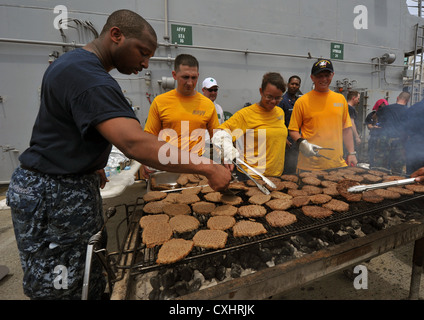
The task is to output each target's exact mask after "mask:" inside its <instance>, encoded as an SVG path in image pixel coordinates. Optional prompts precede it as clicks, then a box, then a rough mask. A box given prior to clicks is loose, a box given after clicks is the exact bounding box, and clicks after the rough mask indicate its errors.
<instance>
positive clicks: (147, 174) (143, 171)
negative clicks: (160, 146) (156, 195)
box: [141, 164, 156, 179]
mask: <svg viewBox="0 0 424 320" xmlns="http://www.w3.org/2000/svg"><path fill="white" fill-rule="evenodd" d="M154 172H156V170H151V169H149V167H148V166H145V165H144V164H143V165H142V166H141V175H142V176H143V178H144V179H149V178H150V175H151V174H152V173H154Z"/></svg>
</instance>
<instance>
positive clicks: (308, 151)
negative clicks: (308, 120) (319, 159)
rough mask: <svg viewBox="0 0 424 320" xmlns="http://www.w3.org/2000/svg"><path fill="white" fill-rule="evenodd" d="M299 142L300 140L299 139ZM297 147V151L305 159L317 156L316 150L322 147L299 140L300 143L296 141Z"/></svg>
mask: <svg viewBox="0 0 424 320" xmlns="http://www.w3.org/2000/svg"><path fill="white" fill-rule="evenodd" d="M299 140H300V139H299ZM296 142H297V144H298V146H299V151H300V152H302V154H303V155H304V156H305V157H308V158H309V157H314V156H317V155H318V150H319V149H322V147H320V146H317V145H316V144H312V143H309V142H308V141H307V140H305V139H301V141H300V142H299V141H296Z"/></svg>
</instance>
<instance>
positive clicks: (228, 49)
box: [0, 38, 404, 68]
mask: <svg viewBox="0 0 424 320" xmlns="http://www.w3.org/2000/svg"><path fill="white" fill-rule="evenodd" d="M0 42H9V43H20V44H33V45H48V46H60V47H74V48H80V47H83V46H85V44H81V43H75V42H72V43H63V42H54V41H39V40H24V39H9V38H0ZM158 46H160V47H171V46H174V47H175V48H179V47H181V48H190V49H203V50H215V51H226V52H235V53H243V54H245V55H247V54H258V55H270V56H278V57H292V58H301V59H319V58H321V57H313V56H311V55H310V54H308V55H298V54H288V53H279V52H267V51H253V50H249V49H245V50H241V49H231V48H220V47H209V46H194V45H191V46H189V45H177V44H171V43H158ZM150 60H152V61H171V62H172V61H173V60H174V58H170V57H152V58H151V59H150ZM337 62H340V63H352V64H360V65H371V66H372V65H374V63H372V62H360V61H348V60H337ZM391 66H392V67H399V68H404V66H403V65H401V66H396V65H391Z"/></svg>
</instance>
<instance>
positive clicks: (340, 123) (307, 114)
mask: <svg viewBox="0 0 424 320" xmlns="http://www.w3.org/2000/svg"><path fill="white" fill-rule="evenodd" d="M351 126H352V123H351V120H350V116H349V112H348V104H347V101H346V99H345V97H344V96H343V95H342V94H340V93H336V92H334V91H331V90H330V91H329V92H324V93H323V92H318V91H315V90H312V91H310V92H308V93H307V94H304V95H303V96H301V97H300V98H299V99H297V101H296V103H295V105H294V108H293V113H292V116H291V119H290V124H289V127H288V129H289V130H293V131H299V130H300V132H301V135H302V138H304V139H306V140H308V142H310V143H313V144H316V145H318V146H320V147H324V148H333V149H334V150H321V151H319V153H320V154H322V155H323V156H326V157H328V158H330V159H331V160H327V159H325V158H323V157H305V156H304V155H303V154H302V153H301V152H299V158H298V163H297V167H298V169H301V170H325V169H332V168H338V167H345V166H346V162H345V160H344V159H343V129H345V128H348V127H351Z"/></svg>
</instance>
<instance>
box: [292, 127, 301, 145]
mask: <svg viewBox="0 0 424 320" xmlns="http://www.w3.org/2000/svg"><path fill="white" fill-rule="evenodd" d="M289 135H290V137H291V138H292V139H293V141H294V142H296V141H297V140H298V139H300V138H301V137H302V136H301V135H300V133H299V131H295V130H289Z"/></svg>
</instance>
